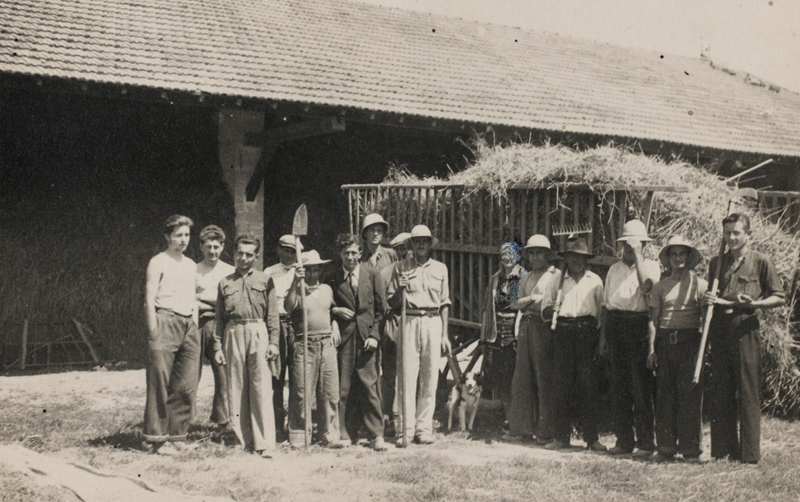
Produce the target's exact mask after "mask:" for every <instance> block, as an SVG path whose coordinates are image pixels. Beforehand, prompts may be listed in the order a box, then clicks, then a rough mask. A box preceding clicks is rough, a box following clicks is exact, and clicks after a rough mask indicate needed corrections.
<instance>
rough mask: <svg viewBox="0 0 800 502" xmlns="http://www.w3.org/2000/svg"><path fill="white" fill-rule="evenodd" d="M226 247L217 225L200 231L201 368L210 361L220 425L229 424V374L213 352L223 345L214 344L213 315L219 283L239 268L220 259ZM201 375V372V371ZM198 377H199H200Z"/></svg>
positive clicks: (213, 410)
mask: <svg viewBox="0 0 800 502" xmlns="http://www.w3.org/2000/svg"><path fill="white" fill-rule="evenodd" d="M224 249H225V232H223V231H222V229H221V228H219V227H218V226H216V225H209V226H207V227H205V228H204V229H203V230H201V231H200V250H201V251H202V252H203V261H202V262H200V263H199V264H198V265H197V281H196V285H197V286H196V292H197V308H198V311H199V315H200V324H199V325H198V327H199V328H200V338H201V349H202V351H203V357H202V358H201V359H200V371H201V372H202V370H203V364H202V362H203V359H204V358H208V359H209V360H210V361H211V370H212V372H213V374H214V400H213V401H212V404H211V421H212V422H214V423H215V424H218V425H220V426H224V425H227V424H228V422H229V418H228V376H227V371H226V369H225V366H223V365H221V364H217V361H216V360H215V359H214V353H215V352H216V351H217V350H219V349H220V348H221V347H220V346H215V342H216V343H218V340H217V339H216V337H215V333H216V323H215V322H214V316H215V314H216V308H217V292H218V291H219V282H220V281H221V280H222V279H224V278H225V277H227V276H229V275H230V274H232V273H233V271H234V270H236V269H235V268H234V267H233V266H232V265H228V264H227V263H225V262H224V261H222V260H220V254H221V253H222V251H223V250H224ZM201 374H202V373H201ZM198 378H199V376H198Z"/></svg>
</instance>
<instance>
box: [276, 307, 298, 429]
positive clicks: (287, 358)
mask: <svg viewBox="0 0 800 502" xmlns="http://www.w3.org/2000/svg"><path fill="white" fill-rule="evenodd" d="M293 344H294V331H293V330H292V324H291V323H290V322H289V317H288V316H281V334H280V341H279V345H278V349H279V351H278V357H279V360H278V363H279V364H278V373H277V374H276V375H273V376H272V408H273V410H274V413H275V427H276V428H277V429H278V431H281V430H283V427H284V423H285V422H286V408H285V404H284V402H283V388H284V387H285V386H286V375H287V373H288V374H289V378H291V372H289V371H288V370H287V367H288V366H290V365H291V363H292V345H293Z"/></svg>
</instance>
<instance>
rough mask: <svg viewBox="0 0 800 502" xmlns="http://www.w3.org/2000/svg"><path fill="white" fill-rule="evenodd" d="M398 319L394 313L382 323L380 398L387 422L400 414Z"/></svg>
mask: <svg viewBox="0 0 800 502" xmlns="http://www.w3.org/2000/svg"><path fill="white" fill-rule="evenodd" d="M399 324H400V318H399V317H398V316H397V315H395V314H394V313H392V314H389V315H388V316H387V319H385V321H384V330H383V336H382V337H381V348H380V351H381V368H382V370H383V378H382V381H383V383H382V384H381V397H382V398H383V399H382V400H383V415H384V416H387V417H389V420H394V418H395V417H396V416H397V415H398V414H399V413H400V411H399V408H398V403H396V402H395V396H396V395H397V337H396V333H397V330H398V329H399Z"/></svg>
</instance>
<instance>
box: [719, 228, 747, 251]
mask: <svg viewBox="0 0 800 502" xmlns="http://www.w3.org/2000/svg"><path fill="white" fill-rule="evenodd" d="M722 236H723V238H724V239H725V244H727V245H728V249H730V250H732V251H733V250H739V249H741V248H742V247H744V246H745V245H747V242H748V240H749V239H750V236H749V235H747V232H745V230H744V223H742V222H741V221H737V222H736V223H726V224H725V226H723V227H722Z"/></svg>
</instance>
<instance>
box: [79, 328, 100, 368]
mask: <svg viewBox="0 0 800 502" xmlns="http://www.w3.org/2000/svg"><path fill="white" fill-rule="evenodd" d="M72 324H74V325H75V329H76V330H78V335H79V336H80V337H81V340H83V343H85V344H86V348H87V349H89V354H90V355H91V356H92V361H94V363H95V364H98V363H99V362H100V358H99V357H97V352H95V350H94V347H92V344H91V343H90V342H89V337H87V336H86V333H84V332H83V326H81V323H79V322H78V320H77V319H75V318H73V319H72Z"/></svg>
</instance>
